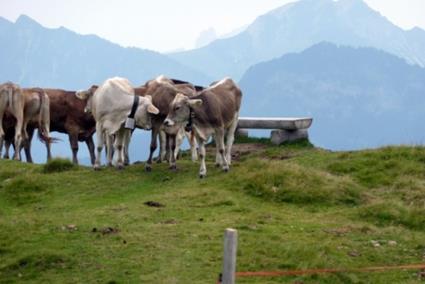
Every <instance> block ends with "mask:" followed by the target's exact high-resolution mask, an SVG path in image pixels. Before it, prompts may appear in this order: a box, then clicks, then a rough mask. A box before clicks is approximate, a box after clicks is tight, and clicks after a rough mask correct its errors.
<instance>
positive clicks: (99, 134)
mask: <svg viewBox="0 0 425 284" xmlns="http://www.w3.org/2000/svg"><path fill="white" fill-rule="evenodd" d="M96 136H97V141H96V142H97V155H96V161H95V162H94V165H93V168H94V169H95V170H99V169H100V163H101V159H102V150H103V144H105V141H104V133H103V129H102V125H101V124H100V123H96Z"/></svg>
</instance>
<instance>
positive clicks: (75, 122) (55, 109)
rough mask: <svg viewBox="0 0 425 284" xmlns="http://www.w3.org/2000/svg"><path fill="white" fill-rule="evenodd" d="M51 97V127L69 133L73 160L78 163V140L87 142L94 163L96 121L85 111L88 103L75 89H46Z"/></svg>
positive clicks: (53, 129)
mask: <svg viewBox="0 0 425 284" xmlns="http://www.w3.org/2000/svg"><path fill="white" fill-rule="evenodd" d="M45 91H46V93H47V95H48V96H49V98H50V129H51V131H57V132H60V133H65V134H68V137H69V143H70V146H71V150H72V161H73V162H74V163H75V164H78V158H77V153H78V141H82V142H86V144H87V148H88V150H89V153H90V160H91V163H92V164H94V160H95V156H94V150H95V149H94V143H93V134H94V132H95V130H96V122H95V121H94V118H93V116H92V115H91V114H89V113H86V112H85V111H84V109H85V107H86V103H85V102H84V101H82V100H80V99H78V98H77V97H76V96H75V91H65V90H60V89H45Z"/></svg>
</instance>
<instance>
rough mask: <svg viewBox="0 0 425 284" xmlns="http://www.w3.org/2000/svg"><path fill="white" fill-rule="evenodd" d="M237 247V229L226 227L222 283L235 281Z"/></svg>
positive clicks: (231, 283)
mask: <svg viewBox="0 0 425 284" xmlns="http://www.w3.org/2000/svg"><path fill="white" fill-rule="evenodd" d="M237 247H238V231H237V230H235V229H226V231H225V232H224V256H223V278H222V279H223V282H222V283H223V284H234V283H235V273H236V251H237Z"/></svg>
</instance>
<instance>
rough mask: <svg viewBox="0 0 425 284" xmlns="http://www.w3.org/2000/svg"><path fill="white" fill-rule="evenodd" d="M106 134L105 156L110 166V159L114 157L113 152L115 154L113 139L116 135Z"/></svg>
mask: <svg viewBox="0 0 425 284" xmlns="http://www.w3.org/2000/svg"><path fill="white" fill-rule="evenodd" d="M105 135H106V156H107V159H108V167H112V166H113V165H112V160H113V158H114V154H115V148H114V140H115V139H116V138H117V137H116V135H115V137H114V136H112V135H108V134H105ZM114 138H115V139H114Z"/></svg>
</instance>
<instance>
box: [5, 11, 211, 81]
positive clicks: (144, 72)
mask: <svg viewBox="0 0 425 284" xmlns="http://www.w3.org/2000/svg"><path fill="white" fill-rule="evenodd" d="M0 42H1V43H2V44H1V45H0V62H2V67H1V68H0V78H1V79H2V80H3V81H6V80H10V81H13V82H16V83H19V84H21V85H23V86H48V87H58V88H65V89H82V88H87V87H89V86H91V85H92V84H95V83H96V84H100V83H101V82H103V81H104V80H105V79H107V78H109V77H113V76H122V77H125V78H128V79H129V80H130V81H131V82H132V83H133V84H135V85H140V84H142V83H144V82H145V81H146V80H149V79H151V78H154V77H156V76H158V75H160V74H167V75H168V76H171V77H175V78H190V79H191V80H192V81H194V82H196V83H198V84H206V83H208V82H210V81H211V79H210V78H208V77H207V76H205V75H203V74H202V73H201V72H197V71H195V70H193V69H191V68H189V67H186V66H184V65H182V64H181V63H178V62H176V61H175V60H173V59H171V58H169V57H167V56H166V55H162V54H160V53H157V52H153V51H149V50H143V49H139V48H124V47H121V46H119V45H117V44H114V43H112V42H109V41H107V40H104V39H101V38H99V37H98V36H95V35H79V34H77V33H74V32H72V31H70V30H68V29H66V28H63V27H61V28H57V29H48V28H45V27H42V26H41V25H40V24H38V23H37V22H35V21H34V20H32V19H31V18H29V17H27V16H20V17H19V18H18V19H17V21H16V22H15V23H11V22H9V21H7V20H5V19H3V18H0Z"/></svg>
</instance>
